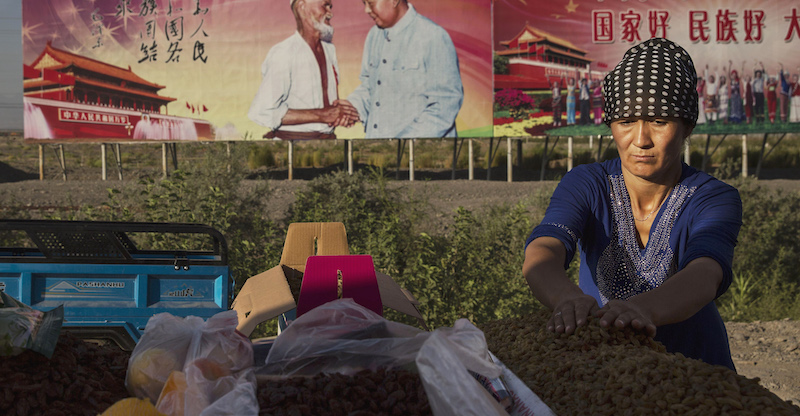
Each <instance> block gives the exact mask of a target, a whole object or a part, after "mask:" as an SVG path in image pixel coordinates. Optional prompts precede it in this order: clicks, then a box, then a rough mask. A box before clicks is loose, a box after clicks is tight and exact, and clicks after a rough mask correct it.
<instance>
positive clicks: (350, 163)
mask: <svg viewBox="0 0 800 416" xmlns="http://www.w3.org/2000/svg"><path fill="white" fill-rule="evenodd" d="M344 143H345V146H347V174H348V175H352V174H353V141H352V140H345V141H344Z"/></svg>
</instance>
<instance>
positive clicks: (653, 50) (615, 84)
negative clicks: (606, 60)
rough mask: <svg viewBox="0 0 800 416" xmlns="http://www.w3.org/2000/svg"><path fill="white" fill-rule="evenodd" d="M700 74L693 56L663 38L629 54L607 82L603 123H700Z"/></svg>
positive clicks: (653, 40)
mask: <svg viewBox="0 0 800 416" xmlns="http://www.w3.org/2000/svg"><path fill="white" fill-rule="evenodd" d="M696 86H697V72H696V71H695V68H694V63H693V62H692V58H691V57H690V56H689V53H688V52H686V50H684V49H683V48H682V47H680V46H679V45H678V44H676V43H674V42H672V41H669V40H667V39H663V38H653V39H649V40H647V41H645V42H642V43H640V44H638V45H636V46H634V47H632V48H630V49H628V51H627V52H625V55H624V56H623V57H622V61H620V63H619V64H617V66H616V67H615V68H614V70H612V71H611V72H609V73H608V75H606V77H605V79H604V80H603V98H604V99H605V108H604V110H605V116H604V117H603V121H604V122H605V123H606V124H608V125H610V124H611V122H612V121H614V120H618V119H620V118H628V117H675V118H682V119H684V120H686V121H687V122H689V123H690V124H692V125H694V124H696V123H697V113H698V110H697V99H698V98H697V89H696Z"/></svg>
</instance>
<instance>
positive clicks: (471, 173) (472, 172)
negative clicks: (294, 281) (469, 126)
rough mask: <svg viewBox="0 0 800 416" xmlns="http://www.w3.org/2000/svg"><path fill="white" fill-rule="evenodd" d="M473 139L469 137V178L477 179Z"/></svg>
mask: <svg viewBox="0 0 800 416" xmlns="http://www.w3.org/2000/svg"><path fill="white" fill-rule="evenodd" d="M472 158H473V154H472V139H469V180H473V179H475V165H474V164H473V162H472Z"/></svg>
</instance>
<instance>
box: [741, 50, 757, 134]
mask: <svg viewBox="0 0 800 416" xmlns="http://www.w3.org/2000/svg"><path fill="white" fill-rule="evenodd" d="M742 73H743V74H744V62H742ZM743 100H744V117H745V119H746V121H747V124H750V122H751V121H752V120H753V102H754V100H755V96H754V95H753V83H752V80H751V79H750V75H745V77H744V97H743Z"/></svg>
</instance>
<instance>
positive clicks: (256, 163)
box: [247, 145, 275, 169]
mask: <svg viewBox="0 0 800 416" xmlns="http://www.w3.org/2000/svg"><path fill="white" fill-rule="evenodd" d="M262 166H266V167H271V166H275V155H274V154H273V153H272V147H270V146H264V145H256V146H252V147H251V148H250V152H249V154H248V155H247V167H249V168H250V169H256V168H259V167H262Z"/></svg>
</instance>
